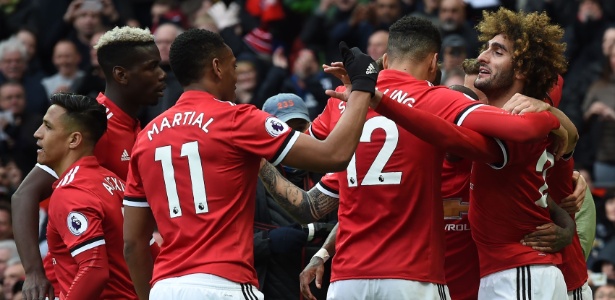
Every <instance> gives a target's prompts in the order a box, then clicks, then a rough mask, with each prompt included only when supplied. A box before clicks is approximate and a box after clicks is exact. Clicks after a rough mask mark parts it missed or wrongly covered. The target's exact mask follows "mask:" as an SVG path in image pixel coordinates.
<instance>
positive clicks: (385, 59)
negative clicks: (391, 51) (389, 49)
mask: <svg viewBox="0 0 615 300" xmlns="http://www.w3.org/2000/svg"><path fill="white" fill-rule="evenodd" d="M388 68H389V55H388V54H386V53H385V54H383V55H382V69H383V70H384V69H388Z"/></svg>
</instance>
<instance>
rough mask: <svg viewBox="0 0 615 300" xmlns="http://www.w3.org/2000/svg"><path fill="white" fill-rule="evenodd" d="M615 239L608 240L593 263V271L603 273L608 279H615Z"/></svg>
mask: <svg viewBox="0 0 615 300" xmlns="http://www.w3.org/2000/svg"><path fill="white" fill-rule="evenodd" d="M614 266H615V240H611V241H610V242H608V243H607V244H606V245H605V246H604V249H602V250H601V251H600V254H598V257H597V258H596V260H594V262H593V264H592V265H591V271H592V272H594V273H602V274H604V275H605V276H606V278H607V280H615V267H614Z"/></svg>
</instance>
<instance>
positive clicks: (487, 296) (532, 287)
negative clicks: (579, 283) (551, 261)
mask: <svg viewBox="0 0 615 300" xmlns="http://www.w3.org/2000/svg"><path fill="white" fill-rule="evenodd" d="M567 293H568V292H567V291H566V282H564V275H562V272H561V271H560V270H559V269H558V268H557V267H556V266H553V265H531V266H522V267H517V268H513V269H508V270H504V271H500V272H496V273H493V274H489V275H487V276H485V277H483V278H481V279H480V288H479V290H478V300H517V299H532V300H553V299H567V298H568V296H567Z"/></svg>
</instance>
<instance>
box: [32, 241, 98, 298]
mask: <svg viewBox="0 0 615 300" xmlns="http://www.w3.org/2000/svg"><path fill="white" fill-rule="evenodd" d="M100 239H101V240H103V241H104V239H103V237H100ZM73 258H74V259H75V262H76V263H77V265H78V266H79V269H78V270H77V274H76V275H75V278H74V279H73V282H72V283H71V286H70V288H69V289H68V291H67V292H66V295H65V297H64V298H63V299H65V300H71V299H75V300H77V299H99V298H100V294H101V293H102V291H103V290H104V288H105V286H106V285H107V281H108V280H109V261H108V256H107V249H106V247H105V245H104V244H102V245H99V246H96V247H94V248H92V249H89V250H86V251H84V252H81V253H79V254H77V255H75V256H74V257H73ZM41 299H42V298H41Z"/></svg>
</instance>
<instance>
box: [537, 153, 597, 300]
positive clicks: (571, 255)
mask: <svg viewBox="0 0 615 300" xmlns="http://www.w3.org/2000/svg"><path fill="white" fill-rule="evenodd" d="M573 169H574V160H573V159H572V158H570V159H568V160H566V159H561V160H559V161H557V162H555V166H554V167H553V168H551V169H549V172H548V173H547V183H548V184H549V195H551V197H552V198H553V201H555V202H556V203H558V204H559V203H560V202H561V200H562V199H564V198H565V197H567V196H568V195H570V194H572V192H573V187H572V179H571V177H572V171H573ZM571 217H572V218H573V219H574V215H571ZM561 253H562V260H563V261H562V264H560V265H558V267H559V268H560V270H561V271H562V274H563V275H564V280H565V281H566V287H567V288H568V290H569V291H573V290H576V289H578V288H580V287H581V286H582V285H583V284H585V282H587V278H588V276H587V263H586V262H585V255H584V254H583V248H581V241H580V240H579V235H578V234H577V232H576V230H575V234H574V238H573V240H572V244H570V245H568V246H567V247H566V248H564V249H563V250H562V251H561Z"/></svg>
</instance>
